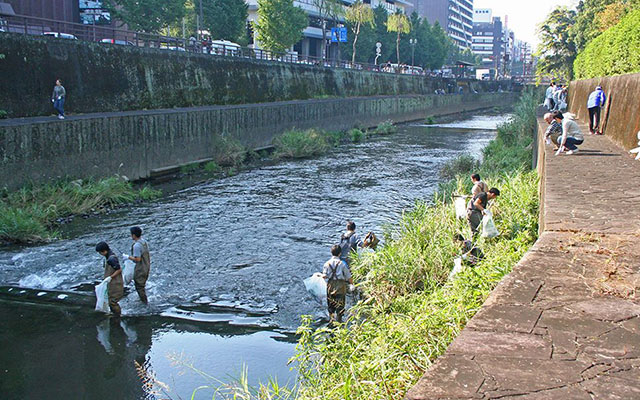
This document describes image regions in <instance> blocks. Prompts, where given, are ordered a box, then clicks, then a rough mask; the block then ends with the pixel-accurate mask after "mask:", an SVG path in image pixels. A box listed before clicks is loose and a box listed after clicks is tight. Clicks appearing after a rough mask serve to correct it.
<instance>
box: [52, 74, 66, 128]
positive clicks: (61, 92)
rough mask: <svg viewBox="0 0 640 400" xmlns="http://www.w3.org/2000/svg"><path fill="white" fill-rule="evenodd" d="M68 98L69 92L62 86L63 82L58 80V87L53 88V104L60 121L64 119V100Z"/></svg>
mask: <svg viewBox="0 0 640 400" xmlns="http://www.w3.org/2000/svg"><path fill="white" fill-rule="evenodd" d="M66 97H67V91H66V90H65V89H64V86H62V80H60V79H56V85H55V86H54V87H53V93H52V94H51V102H52V103H53V108H55V109H56V111H57V112H58V119H64V99H65V98H66Z"/></svg>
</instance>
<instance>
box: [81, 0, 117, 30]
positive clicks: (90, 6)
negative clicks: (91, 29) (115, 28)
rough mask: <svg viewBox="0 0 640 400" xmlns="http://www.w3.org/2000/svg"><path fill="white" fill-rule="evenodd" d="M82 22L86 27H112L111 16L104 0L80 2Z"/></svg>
mask: <svg viewBox="0 0 640 400" xmlns="http://www.w3.org/2000/svg"><path fill="white" fill-rule="evenodd" d="M78 9H79V11H80V22H81V23H83V24H85V25H111V14H110V13H109V11H107V9H106V8H104V6H103V4H102V0H78Z"/></svg>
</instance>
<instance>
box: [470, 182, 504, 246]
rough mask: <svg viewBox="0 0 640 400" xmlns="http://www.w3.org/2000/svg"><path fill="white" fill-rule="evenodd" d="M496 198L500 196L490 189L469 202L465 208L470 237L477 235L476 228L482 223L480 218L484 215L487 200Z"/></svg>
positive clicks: (494, 189)
mask: <svg viewBox="0 0 640 400" xmlns="http://www.w3.org/2000/svg"><path fill="white" fill-rule="evenodd" d="M498 196H500V191H499V190H498V189H496V188H491V189H489V191H488V192H482V193H479V194H477V195H475V196H473V199H471V201H469V205H468V206H467V222H468V223H469V228H471V234H472V235H475V234H476V233H478V226H480V223H481V222H482V216H483V215H484V213H485V209H486V208H487V205H488V203H489V200H493V199H495V198H496V197H498Z"/></svg>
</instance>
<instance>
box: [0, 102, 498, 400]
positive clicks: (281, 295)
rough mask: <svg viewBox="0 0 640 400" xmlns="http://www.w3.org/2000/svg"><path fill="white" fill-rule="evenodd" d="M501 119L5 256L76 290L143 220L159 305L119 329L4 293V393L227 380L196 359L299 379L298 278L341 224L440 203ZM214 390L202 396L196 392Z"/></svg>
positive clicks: (95, 221)
mask: <svg viewBox="0 0 640 400" xmlns="http://www.w3.org/2000/svg"><path fill="white" fill-rule="evenodd" d="M465 118H466V117H465ZM504 119H505V117H504V116H495V115H476V116H473V117H469V118H468V119H464V120H462V121H457V122H453V123H450V124H444V125H436V126H430V127H427V126H425V125H421V124H420V123H414V124H407V125H402V126H399V130H398V132H397V133H395V134H393V135H389V136H383V137H377V138H374V139H371V140H367V141H365V142H364V143H361V144H350V145H345V146H341V147H339V148H337V149H335V150H334V151H332V152H331V153H330V154H327V155H324V156H321V157H317V158H313V159H306V160H299V161H285V162H278V163H272V164H268V165H263V166H261V167H258V168H254V169H250V170H245V171H242V172H240V173H239V174H237V175H235V176H232V177H228V178H224V179H216V180H209V181H206V182H204V183H199V184H196V185H191V186H189V185H186V186H187V187H186V188H181V189H177V190H175V189H174V190H169V191H167V190H165V196H164V197H163V198H162V199H161V200H158V201H155V202H151V203H144V204H141V205H135V206H128V207H123V208H119V209H117V210H115V211H112V212H110V213H108V214H107V215H102V216H99V217H90V218H75V219H74V220H73V221H72V222H70V223H68V224H66V225H64V226H62V227H61V228H60V229H61V236H62V237H63V239H60V240H56V241H54V242H52V243H49V244H46V245H43V246H31V247H4V248H0V286H15V287H18V286H19V287H28V288H34V289H42V290H55V291H67V292H69V291H70V292H78V293H80V294H82V293H90V292H91V291H92V289H93V285H94V284H95V283H97V282H98V280H99V278H100V277H101V274H102V271H101V262H102V261H101V259H100V258H99V256H98V254H97V253H96V252H95V251H94V246H95V244H96V243H97V242H98V241H100V240H106V241H108V242H109V243H110V244H111V245H112V248H113V247H115V248H116V249H117V252H118V253H117V254H121V253H123V252H126V253H130V252H129V250H130V239H129V237H128V229H129V227H130V226H133V225H140V226H142V227H143V229H144V232H145V234H144V236H145V238H146V239H147V240H148V242H149V244H150V247H151V257H152V272H151V277H150V279H149V283H148V288H147V292H148V293H149V295H150V296H149V300H150V306H149V307H146V306H143V305H142V304H141V303H140V302H139V300H138V298H137V295H136V293H135V290H133V288H130V290H129V294H128V295H127V297H125V299H123V300H122V301H121V302H120V304H121V305H122V308H123V315H124V317H123V318H122V322H121V323H118V324H113V323H111V322H110V320H109V318H108V317H106V316H105V315H104V314H99V313H97V312H94V311H93V309H92V305H91V304H84V305H79V304H58V303H48V302H41V301H15V300H10V299H9V300H8V299H7V298H6V297H3V298H2V299H1V300H0V321H1V322H0V349H1V351H0V397H1V398H3V399H150V398H154V396H153V395H148V394H145V393H144V392H143V390H142V387H141V381H140V379H139V378H138V376H137V374H136V368H135V366H134V361H137V362H138V363H140V364H141V365H142V366H143V367H144V368H145V369H146V370H147V371H149V372H151V373H153V374H155V377H156V378H157V379H158V380H159V381H162V382H164V383H165V384H167V385H168V386H169V387H170V393H171V395H172V398H176V399H177V398H183V399H185V398H191V393H192V391H193V390H194V389H195V388H197V387H199V386H201V385H208V384H215V382H216V381H213V382H211V381H209V380H207V379H204V378H203V377H202V376H201V375H199V374H198V373H197V372H195V371H193V370H191V369H189V368H187V367H185V364H191V365H193V366H194V367H195V368H197V369H199V370H201V371H203V372H205V373H206V374H208V375H210V376H212V377H214V378H215V379H217V380H219V381H220V382H231V381H233V380H234V379H237V378H239V377H240V375H241V372H242V370H243V368H245V367H246V369H248V377H249V382H250V383H251V384H256V383H257V382H259V381H262V382H266V381H267V380H268V379H269V378H277V381H278V382H279V383H280V384H281V385H282V384H286V383H289V384H294V383H295V380H296V372H295V369H291V367H292V366H291V365H288V364H287V361H288V359H289V358H290V357H291V356H292V355H293V354H294V351H295V343H296V337H295V335H294V333H295V329H296V327H297V326H298V324H299V322H300V315H304V314H307V315H313V316H315V317H316V318H321V317H322V316H323V315H324V313H325V311H324V308H323V307H322V306H320V305H319V304H317V303H315V302H314V300H313V299H312V298H311V296H310V295H308V294H307V293H306V291H305V288H304V285H303V283H302V280H303V279H304V278H306V277H308V276H311V275H312V274H313V273H314V272H316V271H319V270H320V269H321V268H322V264H323V263H324V261H326V259H328V258H329V247H330V245H331V244H334V243H336V242H337V241H338V239H339V236H340V234H341V231H342V230H343V228H344V223H345V221H346V220H347V219H353V220H354V221H355V222H356V224H357V225H358V231H359V232H360V233H366V232H367V231H375V232H377V233H379V234H380V235H379V236H382V235H381V232H382V230H383V227H384V226H385V225H387V224H392V223H394V222H395V221H396V220H397V219H398V217H399V215H400V214H401V212H402V210H404V209H407V208H410V207H411V206H412V204H413V203H414V202H415V200H416V199H431V198H432V195H433V192H434V191H435V189H436V188H437V185H438V181H439V176H438V171H439V170H440V168H441V167H442V165H443V164H444V163H445V162H446V161H448V160H450V159H452V158H454V157H456V156H458V155H461V154H463V153H469V154H472V155H475V156H479V155H480V153H481V150H482V148H483V147H484V146H485V145H486V144H487V143H488V142H489V141H490V140H491V139H492V138H493V137H494V135H495V127H496V125H497V124H498V123H500V122H502V121H504ZM183 186H184V185H183ZM34 293H35V296H37V295H38V290H36V291H35V292H34ZM176 361H177V362H176ZM213 393H214V390H213V389H203V390H201V391H199V392H198V394H197V395H196V398H198V399H200V398H203V399H204V398H209V399H210V398H212V396H213Z"/></svg>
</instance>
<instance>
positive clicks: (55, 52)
mask: <svg viewBox="0 0 640 400" xmlns="http://www.w3.org/2000/svg"><path fill="white" fill-rule="evenodd" d="M0 54H4V56H5V57H4V58H3V59H2V60H0V77H2V79H0V93H1V94H2V103H1V104H0V110H1V109H4V110H6V111H7V112H8V113H9V116H10V117H21V116H38V115H50V114H52V113H53V109H52V106H51V101H50V100H49V98H50V96H51V92H52V89H53V85H54V83H55V80H56V78H61V79H62V80H63V82H64V86H65V88H66V90H67V101H66V105H65V107H66V109H67V111H69V112H71V113H91V112H106V111H126V110H144V109H156V108H173V107H195V106H207V105H224V104H227V105H228V104H248V103H263V102H271V101H286V100H303V99H311V98H318V97H326V96H338V97H354V96H379V95H405V94H420V95H425V94H432V93H433V92H434V90H435V89H445V90H448V89H451V90H456V89H457V85H458V84H460V85H461V86H463V87H464V89H465V91H466V92H472V91H473V90H476V91H478V92H488V91H491V92H495V91H497V89H498V87H499V86H501V88H502V89H503V90H511V85H510V84H509V83H505V82H501V83H497V82H479V81H464V82H463V81H461V82H456V81H455V80H452V79H439V78H426V77H421V76H410V75H395V74H387V73H374V72H366V71H358V70H348V69H335V68H321V67H315V66H312V65H304V64H288V63H278V62H269V61H260V60H252V59H247V58H238V57H222V56H211V55H205V54H196V53H185V52H179V51H170V50H161V49H151V48H142V47H136V46H119V45H109V44H100V43H90V42H81V41H76V40H65V39H54V38H38V37H34V36H27V35H18V34H9V33H0Z"/></svg>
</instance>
